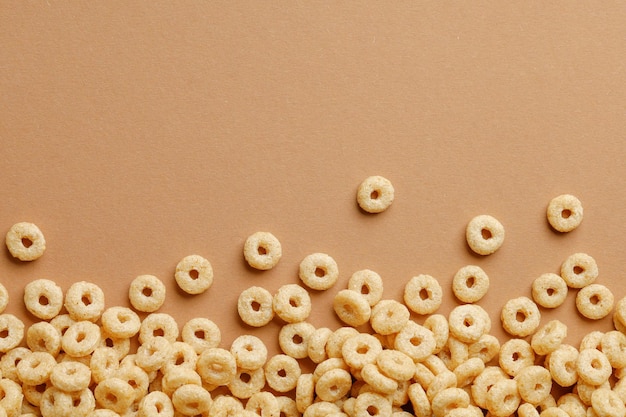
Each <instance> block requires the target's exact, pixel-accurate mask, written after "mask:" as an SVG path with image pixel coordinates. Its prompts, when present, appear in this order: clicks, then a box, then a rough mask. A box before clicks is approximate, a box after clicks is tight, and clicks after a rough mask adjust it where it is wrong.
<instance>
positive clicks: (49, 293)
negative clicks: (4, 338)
mask: <svg viewBox="0 0 626 417" xmlns="http://www.w3.org/2000/svg"><path fill="white" fill-rule="evenodd" d="M24 305H25V306H26V309H27V310H28V311H29V312H30V313H31V314H32V315H33V316H35V317H37V318H39V319H42V320H50V319H52V318H53V317H55V316H56V315H58V314H59V312H60V311H61V308H63V290H62V289H61V287H59V286H58V285H57V284H56V283H55V282H54V281H51V280H49V279H37V280H35V281H31V282H29V283H28V284H26V287H24Z"/></svg>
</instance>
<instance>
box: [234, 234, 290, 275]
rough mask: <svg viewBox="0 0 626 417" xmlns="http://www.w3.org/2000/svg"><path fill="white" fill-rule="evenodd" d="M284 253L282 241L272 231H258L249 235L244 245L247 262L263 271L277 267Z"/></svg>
mask: <svg viewBox="0 0 626 417" xmlns="http://www.w3.org/2000/svg"><path fill="white" fill-rule="evenodd" d="M282 255H283V251H282V247H281V246H280V242H279V241H278V239H277V238H276V236H274V235H273V234H271V233H270V232H256V233H254V234H252V235H250V236H248V238H247V239H246V243H245V244H244V246H243V256H244V258H245V259H246V262H248V264H249V265H250V266H251V267H253V268H256V269H260V270H263V271H266V270H268V269H272V268H273V267H275V266H276V264H278V261H280V258H281V256H282Z"/></svg>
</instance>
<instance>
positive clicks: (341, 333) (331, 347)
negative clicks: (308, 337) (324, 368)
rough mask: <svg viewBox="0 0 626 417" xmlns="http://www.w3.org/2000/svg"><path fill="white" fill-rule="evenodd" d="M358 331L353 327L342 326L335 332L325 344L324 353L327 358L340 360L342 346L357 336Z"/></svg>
mask: <svg viewBox="0 0 626 417" xmlns="http://www.w3.org/2000/svg"><path fill="white" fill-rule="evenodd" d="M358 334H359V331H358V330H357V329H355V328H354V327H350V326H344V327H340V328H338V329H337V330H335V331H334V332H333V333H332V334H331V335H330V336H329V337H328V341H327V342H326V353H327V354H328V357H329V358H342V357H343V344H344V343H345V342H346V340H348V339H350V338H352V337H354V336H357V335H358Z"/></svg>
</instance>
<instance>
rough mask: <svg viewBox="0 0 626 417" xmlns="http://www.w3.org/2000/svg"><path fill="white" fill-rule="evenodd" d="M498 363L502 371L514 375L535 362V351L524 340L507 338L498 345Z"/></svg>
mask: <svg viewBox="0 0 626 417" xmlns="http://www.w3.org/2000/svg"><path fill="white" fill-rule="evenodd" d="M498 363H499V364H500V367H501V368H502V370H503V371H504V372H506V373H507V374H509V375H511V376H513V377H514V376H516V375H517V374H518V373H519V372H520V371H521V370H522V369H523V368H526V367H527V366H531V365H533V364H534V363H535V352H534V351H533V349H532V347H531V346H530V343H528V342H527V341H526V340H524V339H509V340H507V341H506V342H504V343H503V344H502V346H501V347H500V355H499V358H498Z"/></svg>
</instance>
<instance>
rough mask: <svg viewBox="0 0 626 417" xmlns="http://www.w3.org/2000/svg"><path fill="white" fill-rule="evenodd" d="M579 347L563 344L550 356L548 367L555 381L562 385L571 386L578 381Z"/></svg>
mask: <svg viewBox="0 0 626 417" xmlns="http://www.w3.org/2000/svg"><path fill="white" fill-rule="evenodd" d="M578 355H579V352H578V349H576V348H575V347H574V346H570V345H565V344H562V345H561V346H560V347H559V348H558V349H557V350H555V351H554V352H552V353H550V355H549V356H548V369H549V370H550V375H552V379H553V380H554V382H556V383H557V384H559V385H560V386H562V387H570V386H572V385H574V384H575V383H576V382H577V381H578V372H577V370H576V363H577V361H578Z"/></svg>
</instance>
